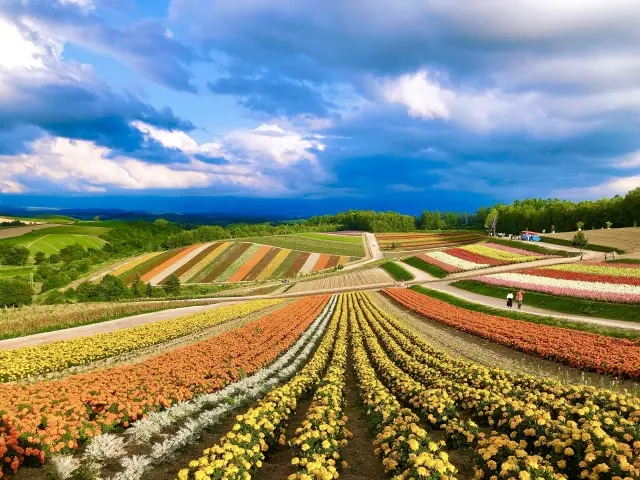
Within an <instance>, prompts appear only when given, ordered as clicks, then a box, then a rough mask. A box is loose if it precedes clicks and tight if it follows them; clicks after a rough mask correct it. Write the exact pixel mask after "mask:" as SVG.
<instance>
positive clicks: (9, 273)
mask: <svg viewBox="0 0 640 480" xmlns="http://www.w3.org/2000/svg"><path fill="white" fill-rule="evenodd" d="M33 271H34V268H33V267H14V266H12V265H0V279H2V278H13V277H28V276H29V274H30V273H31V272H33Z"/></svg>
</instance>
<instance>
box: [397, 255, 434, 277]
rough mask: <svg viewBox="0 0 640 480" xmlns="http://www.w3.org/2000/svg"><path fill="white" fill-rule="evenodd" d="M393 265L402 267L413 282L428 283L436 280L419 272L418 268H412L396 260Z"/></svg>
mask: <svg viewBox="0 0 640 480" xmlns="http://www.w3.org/2000/svg"><path fill="white" fill-rule="evenodd" d="M393 263H395V264H396V265H398V266H399V267H402V268H403V269H405V270H406V271H407V272H409V273H411V274H412V275H413V277H414V280H416V281H418V282H430V281H433V280H437V279H436V277H434V276H433V275H429V274H428V273H427V272H425V271H423V270H420V269H419V268H416V267H412V266H411V265H409V264H408V263H404V262H401V261H399V260H396V261H394V262H393Z"/></svg>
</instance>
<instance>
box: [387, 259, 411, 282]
mask: <svg viewBox="0 0 640 480" xmlns="http://www.w3.org/2000/svg"><path fill="white" fill-rule="evenodd" d="M380 267H381V268H383V269H384V270H386V271H387V273H388V274H389V275H391V276H392V277H393V279H394V280H397V281H399V282H406V281H408V280H413V279H414V278H415V277H414V276H413V274H412V273H411V272H408V271H407V270H405V269H404V268H402V266H400V265H398V264H397V263H394V262H385V263H383V264H382V265H380Z"/></svg>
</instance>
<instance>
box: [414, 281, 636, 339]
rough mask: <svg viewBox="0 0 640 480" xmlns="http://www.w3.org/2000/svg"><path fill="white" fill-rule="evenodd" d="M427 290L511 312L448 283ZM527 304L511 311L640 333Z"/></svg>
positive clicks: (630, 327) (605, 321) (632, 325)
mask: <svg viewBox="0 0 640 480" xmlns="http://www.w3.org/2000/svg"><path fill="white" fill-rule="evenodd" d="M425 288H429V289H431V290H437V291H438V292H443V293H448V294H449V295H452V296H454V297H457V298H461V299H463V300H467V301H469V302H473V303H477V304H479V305H485V306H487V307H492V308H497V309H500V310H509V309H508V308H507V306H506V301H503V300H502V299H500V298H494V297H487V296H485V295H479V294H477V293H473V292H468V291H466V290H461V289H459V288H456V287H454V286H453V285H450V284H449V283H447V282H438V283H429V284H425ZM524 299H525V303H524V304H523V305H522V310H518V309H517V307H516V308H512V309H511V311H514V312H518V311H521V312H522V313H531V314H533V315H540V316H544V317H553V318H560V319H564V320H571V321H573V322H582V323H591V324H594V325H600V326H603V327H614V328H624V329H626V330H635V331H638V332H640V323H635V322H626V321H623V320H609V319H607V318H597V317H584V316H581V315H570V314H564V313H562V314H559V313H558V312H554V311H552V310H545V309H543V308H536V307H528V306H527V303H526V301H527V297H526V295H525V297H524Z"/></svg>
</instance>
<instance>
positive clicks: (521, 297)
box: [516, 289, 524, 310]
mask: <svg viewBox="0 0 640 480" xmlns="http://www.w3.org/2000/svg"><path fill="white" fill-rule="evenodd" d="M523 300H524V292H523V291H522V289H520V290H518V293H517V294H516V302H518V310H522V302H523Z"/></svg>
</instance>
